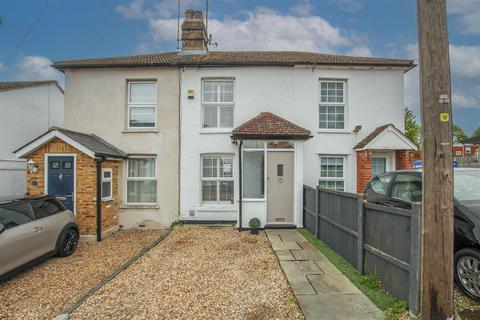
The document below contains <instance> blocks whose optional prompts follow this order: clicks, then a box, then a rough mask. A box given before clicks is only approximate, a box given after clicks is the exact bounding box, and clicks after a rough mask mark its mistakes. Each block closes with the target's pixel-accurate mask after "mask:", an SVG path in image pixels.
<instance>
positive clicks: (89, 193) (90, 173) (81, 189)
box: [27, 139, 119, 235]
mask: <svg viewBox="0 0 480 320" xmlns="http://www.w3.org/2000/svg"><path fill="white" fill-rule="evenodd" d="M46 153H69V154H75V155H76V163H75V170H76V195H75V201H76V206H75V214H76V218H77V224H78V226H79V229H80V234H83V235H94V234H95V233H96V214H97V211H96V208H97V206H96V202H95V198H96V190H97V185H96V165H95V160H94V159H92V158H90V157H89V156H87V155H86V154H84V153H82V152H81V151H79V150H77V149H75V148H74V147H72V146H70V145H69V144H67V143H65V142H63V141H62V140H60V139H54V140H52V141H50V142H49V143H47V144H45V145H43V146H42V147H40V148H39V149H37V150H35V151H34V152H33V153H31V154H30V155H29V156H28V158H27V160H30V159H32V160H33V161H35V163H36V166H37V167H38V171H37V172H36V173H30V172H28V173H27V192H28V194H30V195H41V194H44V186H45V181H44V179H45V154H46ZM104 166H105V167H109V168H113V175H112V177H113V190H112V191H113V192H112V195H113V199H112V200H111V201H108V202H104V203H103V204H102V229H103V230H106V229H108V228H109V227H111V226H114V225H116V224H118V219H117V211H118V166H119V165H118V163H117V162H115V161H106V162H105V163H104Z"/></svg>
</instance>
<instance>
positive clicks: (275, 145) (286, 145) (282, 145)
mask: <svg viewBox="0 0 480 320" xmlns="http://www.w3.org/2000/svg"><path fill="white" fill-rule="evenodd" d="M294 147H295V144H294V143H293V142H292V141H268V142H267V148H270V149H293V148H294Z"/></svg>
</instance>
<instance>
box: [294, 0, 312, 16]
mask: <svg viewBox="0 0 480 320" xmlns="http://www.w3.org/2000/svg"><path fill="white" fill-rule="evenodd" d="M313 8H314V5H313V4H312V3H311V2H310V0H304V1H303V2H301V3H299V4H297V5H295V6H293V7H291V8H290V12H291V13H292V14H294V15H296V16H300V17H303V16H309V15H311V13H312V11H313Z"/></svg>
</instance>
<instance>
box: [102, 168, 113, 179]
mask: <svg viewBox="0 0 480 320" xmlns="http://www.w3.org/2000/svg"><path fill="white" fill-rule="evenodd" d="M111 177H112V172H111V171H109V170H105V171H103V178H105V179H109V178H111Z"/></svg>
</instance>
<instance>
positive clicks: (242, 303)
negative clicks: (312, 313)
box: [70, 226, 303, 319]
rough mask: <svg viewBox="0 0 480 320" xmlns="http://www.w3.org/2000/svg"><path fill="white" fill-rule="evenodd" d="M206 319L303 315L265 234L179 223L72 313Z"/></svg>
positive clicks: (79, 316)
mask: <svg viewBox="0 0 480 320" xmlns="http://www.w3.org/2000/svg"><path fill="white" fill-rule="evenodd" d="M207 318H208V319H302V318H303V316H302V314H301V311H300V309H299V307H298V305H297V303H296V300H295V298H294V296H293V293H292V291H291V289H290V287H289V285H288V282H287V280H286V278H285V276H284V274H283V272H282V271H281V269H280V266H279V264H278V261H277V258H276V257H275V254H274V253H273V251H272V249H271V247H270V244H269V242H268V240H267V238H266V236H265V233H263V232H261V233H260V235H258V236H253V235H250V234H249V233H247V232H242V233H239V232H238V231H236V230H235V229H233V228H232V227H217V228H215V227H199V226H183V227H179V228H177V229H175V230H173V231H172V233H171V234H170V235H169V236H168V237H167V238H166V239H165V240H163V241H162V242H161V243H160V244H159V245H158V246H156V247H154V248H153V249H152V250H151V251H149V252H148V253H147V254H146V255H145V256H143V257H142V258H141V259H139V260H138V261H136V262H135V263H134V264H132V265H131V266H130V267H129V268H128V269H126V270H125V271H123V272H122V273H120V274H119V275H118V276H117V277H116V278H114V279H113V280H112V281H111V282H109V283H108V284H106V285H105V286H103V287H102V288H101V289H100V290H99V291H97V292H96V293H95V294H94V295H93V296H91V297H90V298H89V299H87V300H86V301H85V302H84V303H83V304H82V305H81V306H80V307H79V308H78V309H76V310H75V311H74V312H73V313H72V315H71V318H70V319H207Z"/></svg>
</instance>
